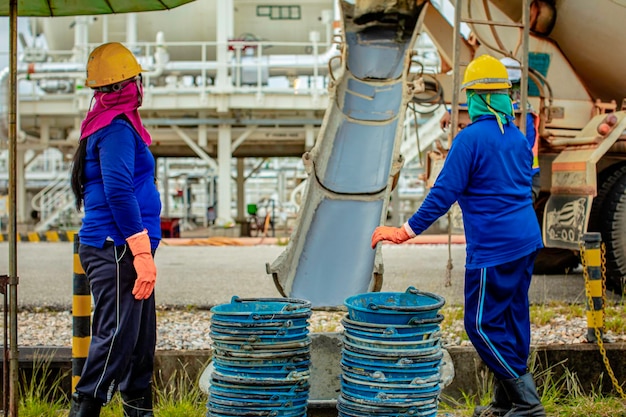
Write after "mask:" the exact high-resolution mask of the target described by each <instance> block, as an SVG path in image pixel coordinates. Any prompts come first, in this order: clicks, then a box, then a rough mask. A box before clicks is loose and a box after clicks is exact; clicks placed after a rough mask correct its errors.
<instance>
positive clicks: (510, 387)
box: [502, 373, 546, 417]
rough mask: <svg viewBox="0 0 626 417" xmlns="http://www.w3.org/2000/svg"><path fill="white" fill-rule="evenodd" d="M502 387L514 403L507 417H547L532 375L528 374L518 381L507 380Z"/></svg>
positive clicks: (517, 379)
mask: <svg viewBox="0 0 626 417" xmlns="http://www.w3.org/2000/svg"><path fill="white" fill-rule="evenodd" d="M502 386H503V387H504V390H505V391H506V393H507V395H508V397H509V399H510V400H511V402H512V403H513V407H512V408H511V410H510V411H509V412H508V413H506V414H505V417H546V410H545V409H544V408H543V405H541V399H540V398H539V394H538V393H537V387H535V381H534V380H533V376H532V374H530V373H528V374H525V375H522V376H521V377H519V378H516V379H505V380H504V381H502Z"/></svg>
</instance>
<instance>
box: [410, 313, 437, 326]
mask: <svg viewBox="0 0 626 417" xmlns="http://www.w3.org/2000/svg"><path fill="white" fill-rule="evenodd" d="M442 321H443V315H442V314H437V317H429V318H422V317H413V318H411V319H410V320H409V324H410V325H420V324H433V323H441V322H442Z"/></svg>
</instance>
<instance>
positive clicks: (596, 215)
mask: <svg viewBox="0 0 626 417" xmlns="http://www.w3.org/2000/svg"><path fill="white" fill-rule="evenodd" d="M624 175H626V163H619V164H614V165H611V166H610V167H608V168H606V169H605V170H604V171H602V172H601V173H600V174H599V175H598V195H597V196H596V197H595V198H594V199H593V204H592V205H591V214H590V216H589V226H588V227H587V230H589V231H590V232H600V231H601V230H600V224H601V222H602V218H603V217H604V216H603V215H602V213H604V202H605V201H606V196H607V194H608V193H609V192H610V191H611V189H612V188H613V186H614V185H615V184H616V183H617V181H619V179H620V178H622V176H624Z"/></svg>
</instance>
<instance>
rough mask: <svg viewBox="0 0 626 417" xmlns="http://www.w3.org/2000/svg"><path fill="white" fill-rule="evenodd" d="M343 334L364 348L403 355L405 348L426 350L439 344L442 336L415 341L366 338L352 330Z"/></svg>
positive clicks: (345, 339) (351, 341) (345, 337)
mask: <svg viewBox="0 0 626 417" xmlns="http://www.w3.org/2000/svg"><path fill="white" fill-rule="evenodd" d="M343 336H344V341H348V342H350V343H353V344H354V345H357V346H359V347H362V348H364V349H371V350H372V351H379V350H384V351H396V354H398V355H402V351H405V350H425V349H429V348H432V347H435V346H439V342H440V341H441V337H432V338H428V339H422V340H413V341H395V340H381V339H371V338H369V339H366V338H362V337H357V336H354V335H353V334H351V333H350V332H345V333H344V335H343Z"/></svg>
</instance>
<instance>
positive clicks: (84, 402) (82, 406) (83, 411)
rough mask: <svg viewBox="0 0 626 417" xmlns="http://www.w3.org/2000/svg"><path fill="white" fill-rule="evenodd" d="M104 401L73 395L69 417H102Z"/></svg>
mask: <svg viewBox="0 0 626 417" xmlns="http://www.w3.org/2000/svg"><path fill="white" fill-rule="evenodd" d="M101 408H102V401H100V400H98V399H96V398H92V397H88V396H86V395H83V394H81V393H78V392H75V393H74V394H72V403H71V404H70V414H69V417H100V409H101Z"/></svg>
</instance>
